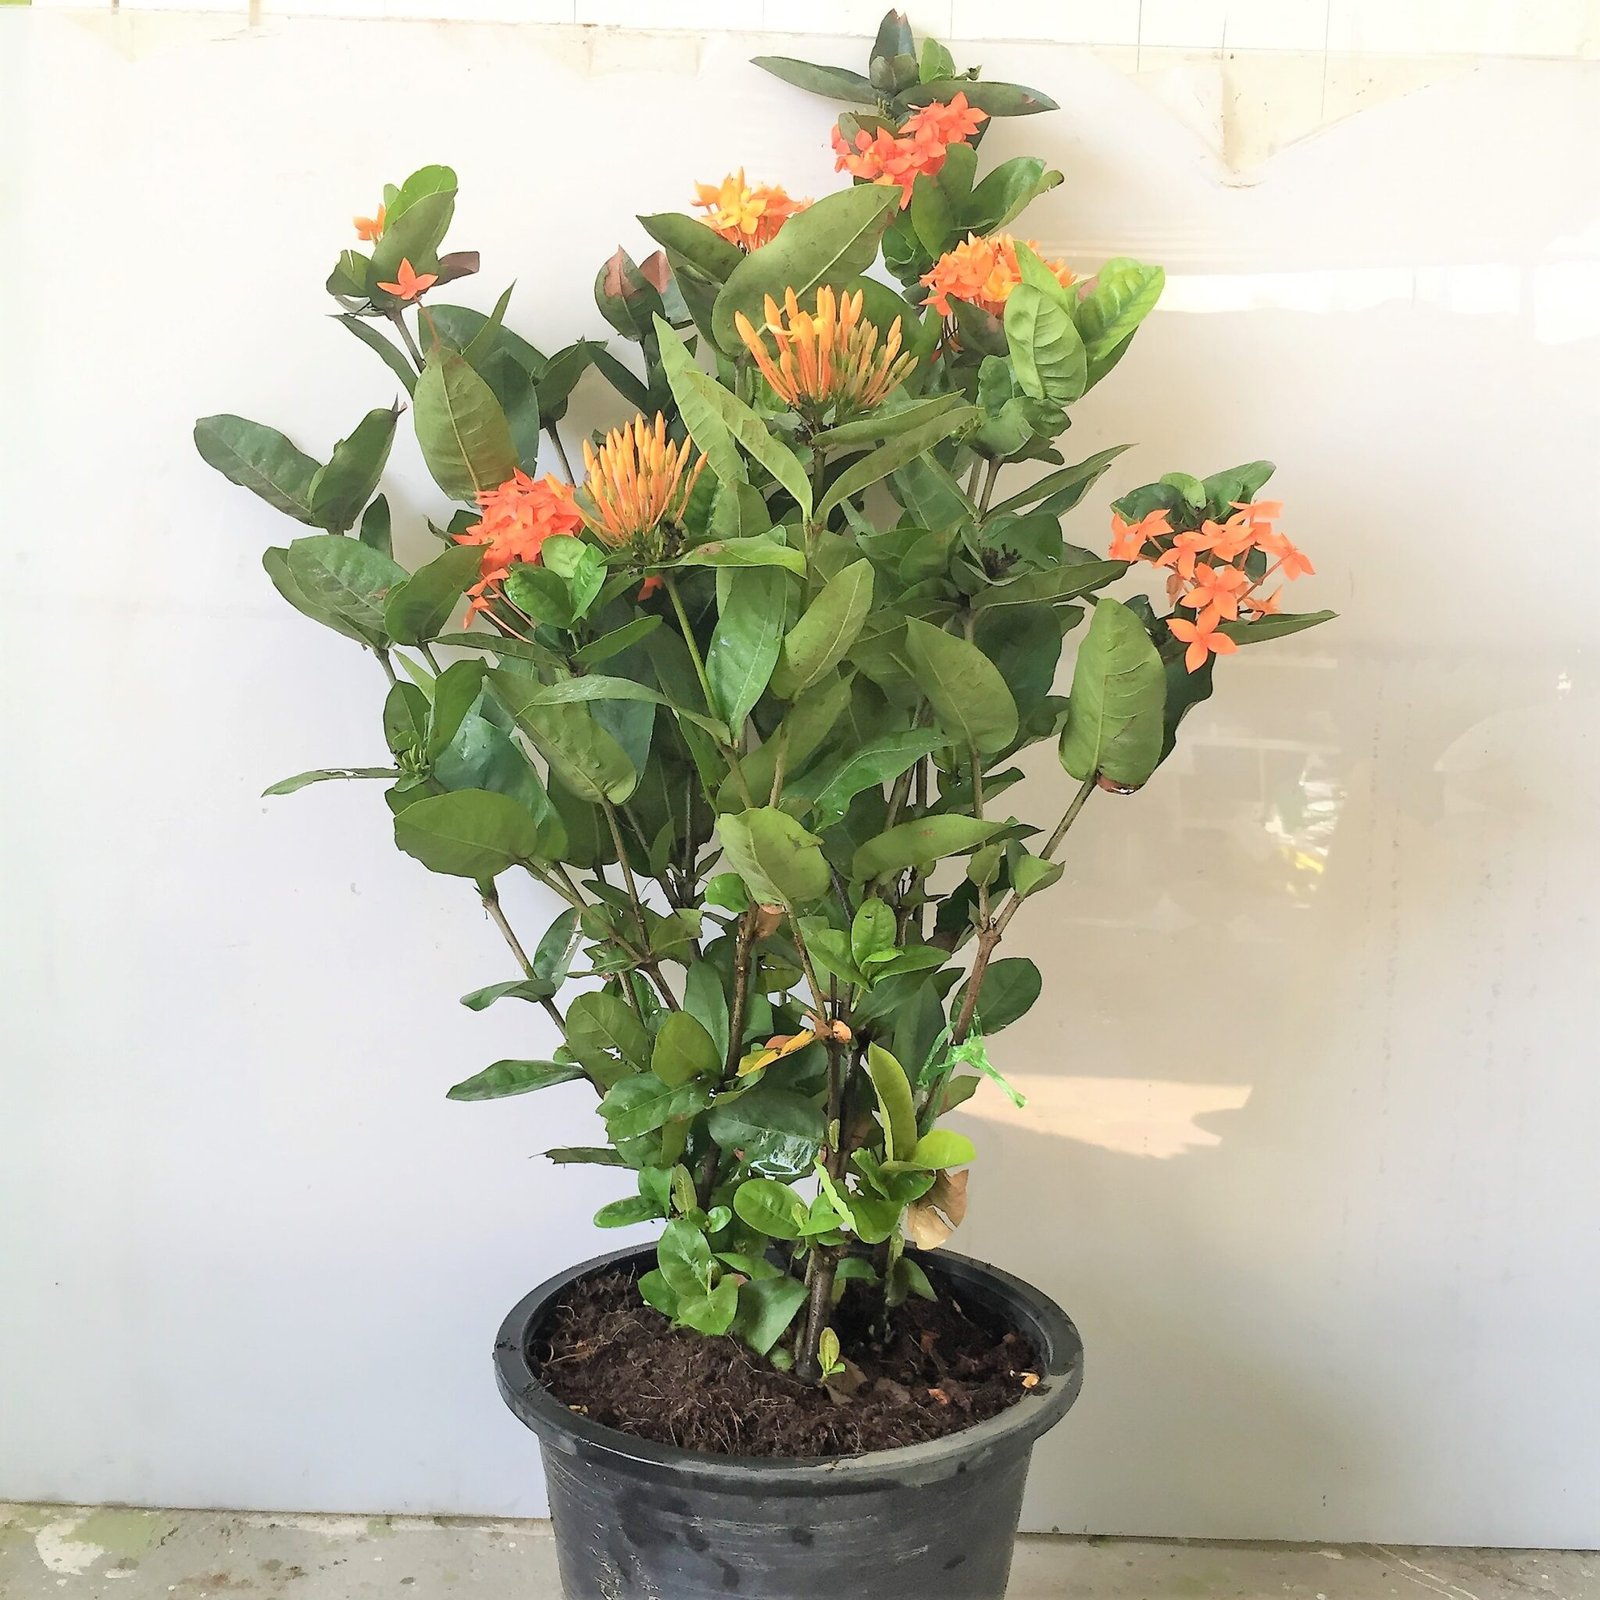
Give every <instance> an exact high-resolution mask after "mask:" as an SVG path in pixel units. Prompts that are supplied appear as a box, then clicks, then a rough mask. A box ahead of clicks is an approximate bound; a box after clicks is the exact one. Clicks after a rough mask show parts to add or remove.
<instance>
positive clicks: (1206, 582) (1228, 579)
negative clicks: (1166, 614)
mask: <svg viewBox="0 0 1600 1600" xmlns="http://www.w3.org/2000/svg"><path fill="white" fill-rule="evenodd" d="M1249 588H1250V580H1249V579H1248V578H1247V577H1246V576H1245V575H1244V574H1243V573H1242V572H1241V571H1240V570H1239V569H1238V568H1237V567H1213V566H1208V565H1206V564H1204V563H1202V564H1201V565H1200V566H1198V567H1196V568H1195V571H1194V587H1193V588H1192V589H1191V590H1190V591H1189V592H1188V593H1187V594H1186V595H1184V597H1183V598H1182V599H1181V600H1180V601H1179V602H1178V604H1179V605H1180V606H1189V607H1190V608H1191V609H1192V610H1195V611H1198V612H1200V613H1201V617H1200V621H1201V622H1202V623H1204V622H1205V621H1206V620H1207V619H1208V618H1209V619H1210V621H1211V622H1212V624H1213V625H1215V624H1216V623H1217V622H1219V621H1221V620H1222V619H1223V618H1224V617H1226V618H1227V619H1228V621H1230V622H1237V621H1238V620H1239V597H1240V596H1241V595H1242V594H1244V593H1245V592H1246V591H1248V589H1249Z"/></svg>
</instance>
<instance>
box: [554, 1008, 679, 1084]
mask: <svg viewBox="0 0 1600 1600" xmlns="http://www.w3.org/2000/svg"><path fill="white" fill-rule="evenodd" d="M567 1048H568V1049H569V1050H570V1051H571V1052H572V1053H573V1055H575V1056H576V1057H577V1058H578V1060H579V1061H580V1062H582V1063H583V1065H584V1066H585V1067H586V1068H587V1069H588V1070H589V1071H590V1073H591V1074H598V1075H599V1076H601V1077H605V1078H608V1079H613V1078H615V1076H616V1071H615V1069H616V1068H617V1067H618V1066H619V1065H620V1067H621V1068H623V1069H624V1070H630V1071H632V1072H636V1073H639V1074H644V1073H646V1072H647V1071H648V1069H649V1065H650V1035H649V1034H648V1033H646V1032H645V1028H644V1024H643V1023H642V1022H640V1021H639V1018H638V1017H637V1016H636V1015H635V1013H634V1011H633V1008H632V1007H631V1006H630V1005H629V1004H628V1003H627V1002H626V1001H625V1000H621V999H619V998H618V997H617V996H616V995H614V994H608V993H606V992H605V991H604V990H590V991H589V992H588V993H586V994H580V995H579V996H578V998H577V999H576V1000H574V1001H573V1002H572V1004H571V1005H570V1006H569V1007H568V1008H567ZM653 1081H655V1082H656V1083H657V1086H658V1087H659V1082H660V1081H659V1080H658V1079H657V1080H653Z"/></svg>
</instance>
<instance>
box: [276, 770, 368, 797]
mask: <svg viewBox="0 0 1600 1600" xmlns="http://www.w3.org/2000/svg"><path fill="white" fill-rule="evenodd" d="M398 776H399V773H397V772H396V771H395V769H394V768H393V767H316V768H314V769H313V770H312V771H310V772H297V773H295V775H294V776H293V777H292V778H280V779H279V780H278V781H277V782H276V783H274V784H272V785H271V786H270V787H269V788H266V789H263V790H262V791H261V797H262V799H266V798H267V797H268V796H269V795H280V794H294V793H295V792H296V790H299V789H304V788H307V787H308V786H309V785H311V784H313V783H328V782H331V781H332V780H333V779H335V778H396V777H398Z"/></svg>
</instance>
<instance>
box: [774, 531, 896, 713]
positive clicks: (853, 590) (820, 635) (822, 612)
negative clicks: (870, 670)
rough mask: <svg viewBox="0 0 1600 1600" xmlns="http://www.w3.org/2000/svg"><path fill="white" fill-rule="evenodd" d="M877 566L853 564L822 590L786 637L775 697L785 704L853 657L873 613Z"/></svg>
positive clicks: (780, 655) (778, 667)
mask: <svg viewBox="0 0 1600 1600" xmlns="http://www.w3.org/2000/svg"><path fill="white" fill-rule="evenodd" d="M872 583H873V579H872V563H871V562H870V561H866V560H862V561H852V562H851V563H850V565H849V566H847V567H845V568H843V569H842V570H841V571H839V572H837V573H835V574H834V576H833V577H831V578H830V579H829V580H828V581H827V583H825V584H824V585H823V586H822V589H821V591H820V592H819V593H818V595H817V597H816V599H814V600H813V601H812V602H811V604H810V605H809V606H807V607H806V609H805V612H804V614H803V615H802V616H801V618H800V620H799V621H798V622H797V623H795V625H794V626H793V627H792V628H791V629H790V630H789V632H788V633H787V634H786V635H785V636H784V640H783V648H782V651H781V653H780V654H779V658H778V666H777V669H776V671H774V673H773V675H772V689H773V693H774V694H777V695H780V696H782V698H783V699H785V700H793V699H794V698H795V697H796V696H797V695H799V694H800V693H802V692H803V691H804V690H806V689H808V688H810V687H811V685H812V684H814V683H817V682H818V681H819V680H820V679H822V678H824V677H825V676H826V675H827V674H828V673H830V672H831V671H832V670H833V669H834V668H835V667H836V666H838V664H839V663H840V662H841V661H842V660H844V658H845V656H846V655H847V654H849V651H850V647H851V646H852V645H853V644H854V643H855V642H856V637H857V635H859V634H860V632H861V625H862V623H863V622H865V621H866V619H867V613H868V611H870V610H871V609H872Z"/></svg>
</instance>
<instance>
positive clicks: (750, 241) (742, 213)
mask: <svg viewBox="0 0 1600 1600" xmlns="http://www.w3.org/2000/svg"><path fill="white" fill-rule="evenodd" d="M695 191H696V196H697V198H696V200H695V202H694V203H695V206H696V207H697V208H698V209H700V210H703V211H704V212H705V213H706V226H707V227H708V228H710V229H711V231H712V232H713V233H715V234H718V235H719V236H720V237H722V238H724V239H726V240H727V241H728V243H729V244H736V245H738V246H739V248H740V249H741V250H759V249H760V248H761V246H762V245H764V244H771V242H772V241H773V240H774V239H775V238H776V237H777V234H778V229H779V228H781V227H782V226H783V225H784V223H786V222H787V221H788V220H789V218H790V217H792V216H794V214H795V213H796V212H797V211H804V210H805V208H806V207H807V206H808V205H810V204H811V202H810V201H809V200H791V199H790V198H789V196H788V195H787V194H785V193H784V191H783V189H782V188H780V187H779V186H778V185H777V184H766V183H757V184H751V183H746V182H745V176H744V168H743V167H740V168H739V170H738V171H737V172H734V173H730V174H729V175H728V176H727V177H726V178H724V179H723V180H722V182H721V183H697V184H696V185H695Z"/></svg>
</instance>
